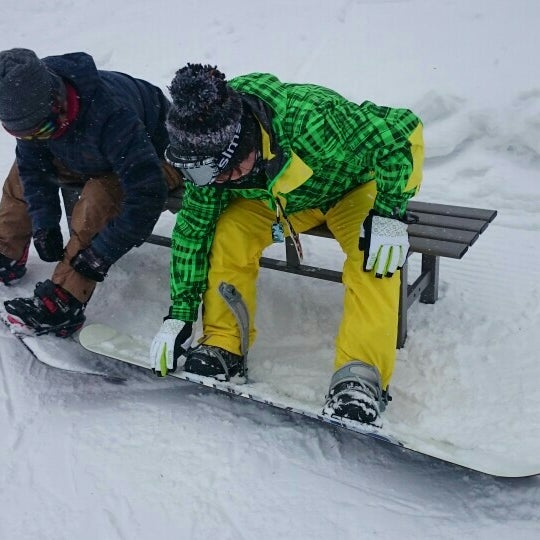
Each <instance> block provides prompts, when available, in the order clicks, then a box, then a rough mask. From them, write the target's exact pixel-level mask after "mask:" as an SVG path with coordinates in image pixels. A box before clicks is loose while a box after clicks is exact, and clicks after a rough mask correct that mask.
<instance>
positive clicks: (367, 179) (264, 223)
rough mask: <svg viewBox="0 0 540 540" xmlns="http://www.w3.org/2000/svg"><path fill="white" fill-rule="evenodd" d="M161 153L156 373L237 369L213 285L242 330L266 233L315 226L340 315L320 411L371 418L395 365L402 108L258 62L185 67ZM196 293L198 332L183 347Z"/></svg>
mask: <svg viewBox="0 0 540 540" xmlns="http://www.w3.org/2000/svg"><path fill="white" fill-rule="evenodd" d="M170 92H171V97H172V100H173V106H172V107H171V109H170V111H169V115H168V119H167V129H168V132H169V137H170V141H171V144H170V146H169V147H168V148H167V150H166V153H165V157H166V159H167V161H168V162H169V163H170V164H171V165H173V166H174V167H176V168H177V169H178V170H179V171H180V172H181V173H182V175H183V176H184V178H185V180H186V182H185V193H184V198H183V203H182V208H181V210H180V212H179V213H178V215H177V220H176V225H175V227H174V230H173V234H172V254H171V301H172V305H171V307H170V310H169V315H168V316H167V317H166V318H165V320H164V322H163V324H162V326H161V328H160V330H159V332H158V333H157V335H156V337H155V338H154V341H153V343H152V348H151V353H150V360H151V363H152V366H153V369H154V371H155V372H156V373H157V374H158V375H161V376H164V375H166V374H167V372H168V371H173V370H175V369H176V367H177V363H178V359H179V358H180V357H181V356H185V362H184V366H183V369H184V370H185V371H189V372H192V373H196V374H199V375H205V376H209V377H214V378H216V379H221V380H229V379H230V378H231V377H233V376H242V375H244V373H245V362H244V354H245V351H243V350H242V342H241V341H242V340H241V331H240V329H239V326H238V324H237V320H236V318H235V316H234V314H233V313H232V312H231V310H230V309H229V308H228V306H227V304H226V302H225V301H224V299H223V297H222V296H221V294H220V291H219V285H220V284H221V283H222V282H225V283H228V284H231V285H233V286H234V287H235V288H236V290H237V291H238V292H239V293H240V295H241V296H242V298H243V300H244V302H245V304H246V307H247V311H248V315H249V323H250V324H249V344H252V343H253V341H254V339H255V335H256V330H255V328H254V324H253V323H254V318H255V301H256V280H257V276H258V271H259V259H260V257H261V255H262V252H263V250H264V249H265V248H266V247H267V246H269V245H270V244H272V242H281V241H283V237H284V236H291V238H293V239H294V240H295V244H296V245H297V248H298V250H300V249H301V246H300V245H299V243H298V242H297V235H298V233H301V232H303V231H306V230H309V229H311V228H312V227H315V226H317V225H320V224H322V223H326V225H327V226H328V228H329V229H330V230H331V231H332V233H333V235H334V236H335V238H336V239H337V241H338V242H339V244H340V246H341V248H342V249H343V251H344V253H345V255H346V260H345V263H344V267H343V284H344V287H345V298H344V310H343V317H342V321H341V324H340V327H339V330H338V332H337V338H336V350H335V359H334V367H335V372H334V375H333V377H332V380H331V382H330V388H329V392H328V395H327V396H326V403H325V405H324V408H323V412H324V413H325V414H329V415H335V416H339V417H343V418H348V419H350V420H353V421H357V422H362V423H368V424H373V425H375V426H378V425H381V419H380V413H381V412H382V410H383V409H384V407H385V405H386V402H387V400H388V395H387V390H388V384H389V382H390V378H391V376H392V372H393V370H394V362H395V355H396V350H395V345H396V338H397V318H398V304H399V282H400V277H399V272H397V270H398V269H399V268H401V266H402V265H403V264H404V262H405V260H406V256H407V251H408V247H409V244H408V235H407V224H406V219H405V212H406V208H407V202H408V201H409V199H410V198H411V197H413V196H414V195H415V194H416V193H417V191H418V189H419V186H420V183H421V178H422V162H423V139H422V123H421V121H420V120H419V118H418V117H417V116H416V115H415V114H414V113H412V112H411V111H410V110H407V109H398V108H389V107H381V106H378V105H375V104H374V103H371V102H369V101H366V102H364V103H362V104H356V103H353V102H351V101H348V100H347V99H345V98H344V97H342V96H341V95H339V94H338V93H336V92H335V91H333V90H330V89H328V88H323V87H321V86H316V85H313V84H291V83H284V82H281V81H280V80H278V78H277V77H275V76H274V75H271V74H267V73H252V74H249V75H243V76H239V77H236V78H234V79H232V80H230V81H226V79H225V75H224V74H223V73H221V72H220V71H219V70H218V69H217V68H216V67H213V66H209V65H201V64H188V65H187V66H185V67H183V68H181V69H180V70H178V71H177V73H176V75H175V77H174V79H173V81H172V83H171V86H170ZM201 299H202V302H203V306H204V309H203V315H202V319H203V320H202V322H203V337H202V338H201V339H200V340H199V345H198V346H196V347H194V348H191V343H192V339H193V323H194V322H195V321H196V320H197V314H198V310H199V306H200V303H201Z"/></svg>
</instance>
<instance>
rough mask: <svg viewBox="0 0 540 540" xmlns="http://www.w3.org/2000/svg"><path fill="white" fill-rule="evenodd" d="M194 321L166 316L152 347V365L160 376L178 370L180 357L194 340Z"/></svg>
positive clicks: (153, 369)
mask: <svg viewBox="0 0 540 540" xmlns="http://www.w3.org/2000/svg"><path fill="white" fill-rule="evenodd" d="M193 336H194V330H193V323H190V322H183V321H179V320H177V319H169V318H166V319H165V320H164V321H163V324H162V325H161V328H160V329H159V332H158V333H157V334H156V336H155V337H154V340H153V341H152V346H151V347H150V367H151V368H152V371H153V372H154V373H155V374H156V375H157V376H158V377H165V376H166V375H167V373H168V372H169V371H170V372H174V371H176V368H177V367H178V358H180V356H182V355H184V354H185V353H186V352H187V350H188V349H189V347H190V345H191V342H192V341H193Z"/></svg>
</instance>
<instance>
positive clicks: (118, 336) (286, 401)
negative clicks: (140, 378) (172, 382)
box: [79, 324, 540, 478]
mask: <svg viewBox="0 0 540 540" xmlns="http://www.w3.org/2000/svg"><path fill="white" fill-rule="evenodd" d="M79 342H80V344H81V345H82V347H83V348H84V349H86V350H87V351H91V352H93V353H97V354H99V355H102V356H104V357H109V358H112V359H115V360H119V361H122V362H126V363H128V364H132V365H135V366H139V367H142V368H145V369H150V365H149V360H148V359H149V350H150V344H149V343H147V342H145V341H143V340H141V339H140V338H137V337H134V336H130V335H128V334H124V333H122V332H119V331H117V330H116V329H115V328H113V327H111V326H108V325H104V324H89V325H87V326H85V327H84V328H83V329H82V330H81V332H80V333H79ZM169 376H171V377H175V378H177V379H181V380H184V381H188V382H191V383H197V384H200V385H203V386H206V387H209V388H212V389H214V390H217V391H219V392H223V393H226V394H228V395H232V396H237V397H240V398H245V399H249V400H252V401H256V402H258V403H262V404H264V405H268V406H271V407H275V408H278V409H281V410H284V411H287V412H289V413H291V414H295V415H301V416H304V417H308V418H311V419H313V420H316V421H319V422H322V423H324V424H328V425H331V426H334V427H336V428H340V429H346V430H349V431H352V432H355V433H357V434H360V435H361V436H364V437H367V438H371V439H376V440H378V441H382V442H383V443H385V444H390V445H393V446H396V447H399V448H400V449H402V450H403V451H412V452H415V453H420V454H423V455H425V456H428V457H429V458H432V459H436V460H440V461H444V462H448V463H451V464H453V465H458V466H460V467H464V468H467V469H471V470H474V471H478V472H482V473H485V474H489V475H491V476H496V477H507V478H518V477H527V476H535V475H538V474H540V460H538V461H533V462H527V463H523V462H521V461H516V460H513V459H512V456H507V455H504V456H501V455H495V454H490V453H488V452H485V451H478V450H476V449H472V450H470V449H466V448H457V447H455V446H453V445H452V444H449V443H447V442H444V441H436V440H431V439H430V440H423V439H422V438H421V437H418V436H415V434H408V435H407V434H405V435H404V434H403V433H394V432H393V431H392V429H391V427H390V428H389V427H386V426H384V425H383V427H382V428H376V427H371V426H367V425H362V424H359V423H358V422H354V421H350V420H347V419H342V418H338V417H333V416H328V415H323V414H322V404H320V405H318V406H317V405H313V404H309V403H303V402H301V401H299V400H295V399H293V398H289V397H287V396H283V395H273V394H272V393H271V390H269V388H268V385H264V384H261V383H258V382H257V381H249V382H246V383H245V384H238V383H235V382H234V381H232V380H231V381H229V382H222V381H218V380H216V379H213V378H211V377H204V376H199V375H195V374H192V373H187V372H185V371H176V372H175V373H170V374H169Z"/></svg>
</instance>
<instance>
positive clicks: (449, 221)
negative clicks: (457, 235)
mask: <svg viewBox="0 0 540 540" xmlns="http://www.w3.org/2000/svg"><path fill="white" fill-rule="evenodd" d="M413 214H414V215H415V216H418V223H419V224H421V225H431V226H433V227H439V228H447V229H460V230H463V231H474V232H477V233H481V232H484V231H485V230H486V228H487V226H488V225H489V221H485V220H483V219H470V218H463V217H456V216H447V215H441V214H425V213H422V212H413Z"/></svg>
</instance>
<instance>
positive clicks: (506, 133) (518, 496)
mask: <svg viewBox="0 0 540 540" xmlns="http://www.w3.org/2000/svg"><path fill="white" fill-rule="evenodd" d="M2 7H3V9H2V18H1V19H0V49H6V48H10V47H13V46H26V47H30V48H33V49H35V50H36V51H37V52H38V54H39V55H41V56H46V55H49V54H60V53H63V52H68V51H74V50H84V51H87V52H89V53H91V54H93V55H94V57H95V59H96V62H97V63H98V65H99V66H100V67H101V68H103V69H117V70H121V71H127V72H129V73H132V74H134V75H138V76H141V77H145V78H148V79H149V80H151V81H153V82H154V83H155V84H158V85H160V86H161V87H162V88H164V89H165V88H166V86H167V84H169V82H170V80H171V78H172V76H173V74H174V71H175V70H176V69H177V68H178V67H180V66H182V65H184V64H185V63H186V62H187V61H203V62H209V63H213V64H217V65H218V66H220V67H221V68H222V69H223V70H224V71H225V72H226V73H227V74H228V75H230V76H234V75H237V74H240V73H245V72H250V71H270V72H274V73H275V74H277V75H278V76H280V77H281V78H282V79H284V80H290V81H306V82H315V83H319V84H324V85H327V86H331V87H333V88H335V89H336V90H338V91H340V92H342V93H343V94H344V95H346V96H347V97H349V98H351V99H355V100H357V101H362V100H364V99H370V100H373V101H375V102H378V103H381V104H387V105H394V106H407V107H411V108H412V109H414V110H415V111H416V112H418V114H419V115H420V116H421V117H422V118H423V120H424V123H425V135H426V145H427V160H426V166H425V179H424V184H423V187H422V191H421V194H420V196H419V199H421V200H426V201H436V202H445V203H448V204H463V205H468V206H477V207H484V208H496V209H497V210H498V211H499V215H498V217H497V219H496V220H495V222H494V223H493V224H492V225H491V226H490V227H489V228H488V230H487V231H486V233H484V235H482V237H481V238H480V239H479V240H478V243H477V244H476V245H475V246H474V247H473V249H472V250H471V252H470V253H468V254H467V255H466V256H465V258H464V259H463V260H462V261H447V260H444V261H442V263H441V291H440V292H441V295H440V300H439V301H438V302H437V303H436V304H435V305H433V306H427V305H420V304H416V305H415V306H414V307H413V308H412V309H411V311H410V313H409V324H410V329H409V337H408V340H407V344H406V347H405V348H404V349H403V350H401V351H399V354H398V363H397V368H396V373H395V376H394V379H393V381H392V387H393V394H394V402H393V403H392V405H391V407H390V408H389V409H388V412H387V414H386V421H387V423H389V424H391V425H392V426H394V427H396V429H403V430H408V429H411V428H414V429H415V430H418V431H419V432H421V433H423V434H424V435H425V436H431V437H433V438H435V439H443V440H447V441H448V442H449V443H451V444H455V445H457V446H466V447H469V448H475V449H478V450H485V451H488V450H489V451H493V452H496V453H498V454H500V455H503V456H504V455H507V454H508V455H512V456H515V457H516V458H517V459H523V460H534V459H537V461H538V462H539V463H540V458H538V456H539V455H540V414H539V412H540V389H539V385H538V381H539V380H540V364H539V363H538V352H537V351H538V350H539V348H540V333H539V332H538V328H539V327H540V308H539V305H540V285H539V282H540V281H539V277H540V270H539V268H538V266H539V262H540V256H539V255H538V248H537V244H538V240H539V231H540V202H539V201H540V198H539V195H540V184H539V183H538V174H539V170H540V143H539V141H540V83H539V82H538V81H540V77H539V75H540V73H539V71H540V68H539V65H538V62H536V59H535V51H537V50H538V49H539V38H538V33H537V26H538V23H539V21H540V4H538V3H537V2H535V1H534V0H514V1H510V0H491V1H488V0H471V1H468V2H465V1H463V0H446V1H443V0H436V1H435V0H409V1H406V0H404V1H398V0H396V1H386V0H379V1H375V0H347V1H345V0H338V1H337V2H321V1H311V2H310V1H308V0H290V1H289V2H284V1H281V0H276V1H274V2H272V3H262V2H247V1H245V0H230V1H229V2H226V3H222V2H217V1H216V0H208V1H207V2H204V3H200V2H195V1H187V0H186V1H184V2H182V3H178V2H172V1H171V0H155V1H154V2H152V3H147V2H143V1H142V0H134V1H132V2H130V3H129V4H128V3H124V2H119V1H117V0H109V1H107V2H105V1H104V0H93V1H90V0H80V1H79V2H77V3H75V2H73V1H72V0H53V1H50V2H37V0H17V1H15V0H4V1H3V4H2ZM291 8H292V9H291ZM13 146H14V145H13V141H12V140H11V138H10V137H8V136H7V135H5V134H4V133H0V163H2V164H3V166H4V169H5V170H6V172H7V170H8V167H9V165H10V163H11V161H12V159H13ZM173 219H174V218H173V217H172V216H171V215H164V216H163V218H162V220H161V221H160V224H159V229H160V230H161V231H163V232H167V231H168V230H170V227H171V223H172V222H173ZM304 249H305V251H306V259H307V261H308V262H309V263H310V264H319V265H324V266H328V267H333V268H339V265H340V261H341V254H340V253H339V251H338V250H337V248H336V246H334V245H333V244H332V243H331V242H328V241H325V240H321V239H314V238H306V239H305V241H304ZM269 252H270V254H272V255H278V256H279V255H281V251H280V248H276V247H274V248H272V249H271V250H269ZM32 257H33V258H32V264H31V266H30V268H29V272H28V275H27V277H26V278H25V280H24V281H22V282H21V283H20V284H19V285H17V286H15V287H12V288H10V289H4V290H3V291H2V292H1V294H2V295H3V296H5V297H12V296H17V295H20V294H24V295H26V294H27V293H29V292H30V291H31V290H32V288H33V285H34V284H35V282H36V281H37V280H42V279H46V278H47V277H49V273H50V268H49V265H46V264H45V263H42V262H40V261H39V260H38V259H37V256H36V255H35V253H33V255H32ZM167 266H168V253H167V251H166V250H165V249H164V248H160V247H157V246H150V245H145V246H143V247H141V248H139V249H137V250H134V251H133V252H131V253H129V254H128V255H127V256H126V257H125V258H124V259H122V260H121V261H120V262H119V264H118V265H116V266H115V268H114V270H113V271H112V272H111V275H110V278H109V279H108V280H107V281H106V282H105V283H104V285H103V286H101V287H100V289H99V290H98V292H97V293H96V295H95V297H94V299H93V301H92V303H91V304H90V306H89V308H88V311H87V313H88V318H89V320H90V321H93V322H98V321H101V322H107V323H110V324H114V325H116V326H117V327H119V328H121V329H124V330H129V331H130V332H132V333H134V334H137V335H140V336H145V337H148V338H151V337H152V335H153V333H154V332H155V330H156V329H157V328H158V326H159V322H160V319H161V316H162V314H163V313H164V311H165V310H166V307H167V297H168V269H167ZM135 291H136V293H135V294H134V292H135ZM293 295H295V302H294V303H293V302H291V301H290V298H291V297H292V296H293ZM340 305H341V288H340V286H339V285H337V284H331V283H323V282H319V281H310V280H308V279H307V278H299V277H297V276H286V275H283V274H281V273H275V272H272V271H270V270H262V271H261V277H260V287H259V312H258V318H257V323H258V327H259V329H260V334H259V335H260V337H259V341H258V342H257V344H256V346H255V347H254V348H253V350H252V352H251V366H250V370H251V375H252V377H254V378H256V377H258V378H260V379H261V380H262V379H264V380H265V381H269V383H272V384H274V385H277V386H279V388H280V391H282V392H284V393H290V394H293V395H298V396H300V397H302V398H303V399H305V400H310V401H316V400H322V398H323V396H324V392H325V391H326V385H327V383H328V380H329V377H330V375H331V366H332V347H333V339H334V335H335V330H336V328H337V323H338V320H339V310H340ZM66 347H69V346H67V345H66ZM67 350H68V351H69V354H70V355H71V354H73V355H74V354H77V355H78V357H79V361H86V360H87V361H88V362H92V361H94V359H92V358H91V357H89V356H85V354H84V353H80V355H79V351H76V352H74V353H72V352H71V351H72V350H74V349H73V348H69V349H67ZM60 356H62V354H61V352H59V357H60ZM274 358H277V359H278V360H279V361H278V362H275V363H274V362H273V359H274ZM111 369H112V370H113V371H114V373H116V374H117V375H121V376H123V377H126V378H127V382H125V383H124V384H113V383H111V382H109V381H106V380H102V379H99V378H96V377H88V376H82V375H77V374H71V373H65V372H62V371H59V370H55V369H52V368H49V367H47V366H44V365H42V364H40V363H37V362H35V361H34V360H32V358H31V357H30V355H29V354H28V353H27V352H26V351H25V350H24V349H23V348H22V347H21V345H20V344H19V342H17V341H16V340H15V339H14V338H13V337H12V336H10V335H9V333H7V332H6V331H5V330H3V329H2V328H0V381H1V383H0V432H1V433H2V437H1V438H0V441H1V442H0V538H1V539H2V540H3V539H4V538H5V539H6V540H7V539H9V540H23V539H24V540H26V539H32V540H34V539H40V540H42V539H44V540H48V539H51V540H52V539H54V540H59V539H62V540H63V539H66V540H68V539H69V540H71V539H75V538H76V539H82V540H86V539H87V538H88V539H90V538H105V539H130V540H134V539H136V540H139V539H142V540H146V539H150V538H155V537H156V538H157V537H161V538H164V539H169V538H170V539H172V538H175V539H176V538H181V539H184V538H186V539H199V538H201V539H202V538H209V537H215V538H220V539H228V538H257V539H274V538H277V537H281V538H313V539H316V538H328V537H332V536H336V537H340V538H351V539H352V538H360V537H363V536H368V535H369V536H377V537H379V538H384V539H386V538H393V537H396V536H399V537H400V538H405V539H408V538H410V539H418V538H430V539H431V538H437V539H439V538H440V539H454V538H471V539H484V538H485V539H488V538H489V539H491V538H493V537H497V538H501V539H506V538H512V539H515V540H521V539H525V540H528V539H536V538H538V537H539V536H540V518H539V514H538V508H539V506H540V480H539V479H538V478H533V479H523V480H514V481H512V480H498V479H493V478H490V477H487V476H484V475H480V474H474V473H471V472H468V471H465V470H463V469H460V468H456V467H452V466H449V465H444V464H440V463H434V462H431V461H429V460H426V459H423V458H422V457H420V456H415V455H410V454H407V453H403V452H401V451H399V450H397V449H392V448H387V447H386V446H383V445H380V444H376V443H372V442H366V441H364V440H363V439H361V438H359V437H356V436H351V435H350V434H343V433H341V432H336V431H334V430H331V429H328V428H325V427H323V426H319V425H318V424H315V423H312V422H304V421H302V420H299V419H297V418H295V417H291V416H289V415H287V414H284V413H280V412H276V411H273V410H268V409H265V408H263V407H261V406H258V405H256V404H251V403H245V402H243V401H240V400H233V399H229V398H225V397H223V396H219V395H216V394H213V393H212V392H209V391H206V390H204V389H202V388H199V387H194V386H192V385H189V384H184V383H180V382H178V381H172V380H157V379H154V378H153V377H152V376H150V375H149V374H147V373H146V372H144V371H141V370H139V369H136V368H131V367H129V366H114V367H111Z"/></svg>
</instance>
